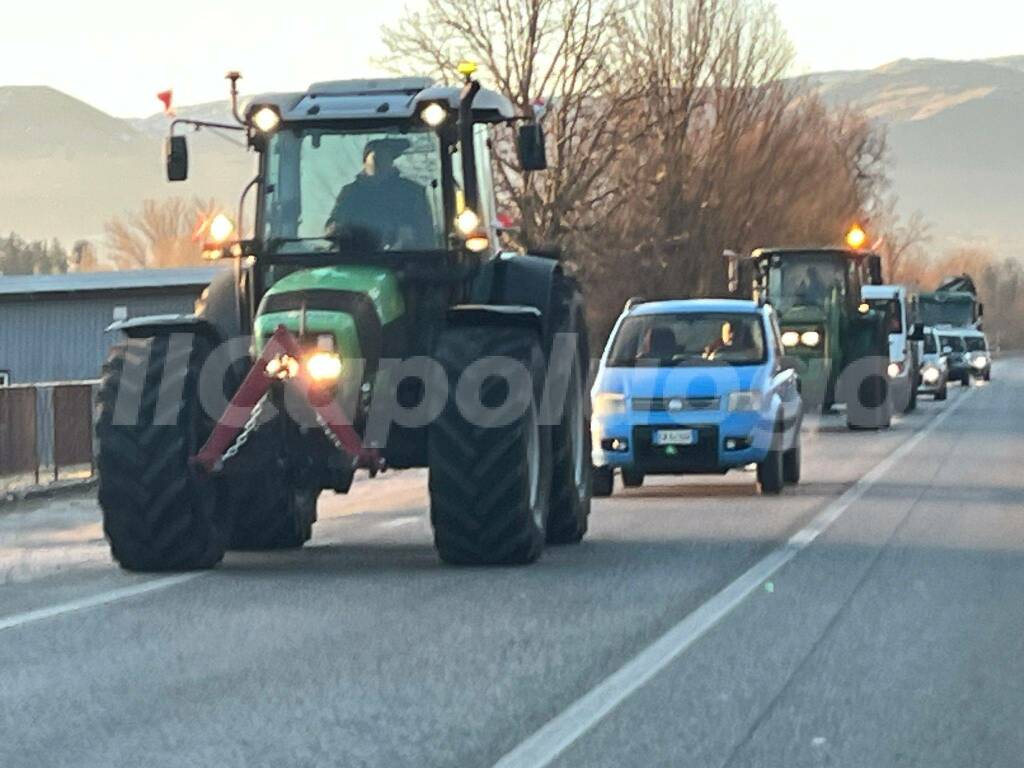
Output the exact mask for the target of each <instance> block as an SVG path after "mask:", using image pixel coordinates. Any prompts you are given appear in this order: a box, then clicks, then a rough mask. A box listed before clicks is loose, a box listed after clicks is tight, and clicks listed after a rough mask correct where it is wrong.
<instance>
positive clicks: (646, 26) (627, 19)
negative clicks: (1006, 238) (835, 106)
mask: <svg viewBox="0 0 1024 768" xmlns="http://www.w3.org/2000/svg"><path fill="white" fill-rule="evenodd" d="M385 38H386V42H387V44H388V47H389V49H390V50H391V51H392V52H393V55H392V56H391V57H390V58H389V60H388V63H389V65H391V66H392V67H393V68H394V69H396V70H400V71H403V72H408V71H423V70H424V69H428V70H431V71H432V72H433V74H434V75H435V76H436V77H438V78H441V79H445V78H450V77H451V76H452V73H453V72H454V71H455V69H456V64H457V61H458V60H459V59H460V58H463V57H468V58H471V59H475V60H476V61H478V62H479V63H480V64H481V67H482V69H483V79H484V80H486V82H487V83H488V84H489V85H493V86H494V87H496V88H497V89H498V90H500V91H501V92H503V93H504V95H505V96H507V97H508V98H509V99H510V100H511V101H512V102H513V103H514V104H515V105H516V106H517V107H518V108H519V109H520V110H521V111H523V112H526V113H530V112H531V111H533V110H536V109H537V103H536V101H535V98H536V97H537V96H543V97H544V99H545V102H544V109H545V114H544V116H543V118H542V120H543V124H544V126H545V128H546V131H547V134H548V140H549V141H548V160H549V163H550V166H551V167H550V168H549V170H548V172H546V173H544V174H526V175H524V174H522V173H520V172H519V171H518V169H517V167H516V164H515V160H514V153H513V152H512V151H511V148H512V147H511V141H510V140H509V141H504V142H501V143H500V144H499V147H498V150H497V154H498V155H499V160H500V162H499V168H500V169H501V178H500V195H501V198H502V204H503V205H504V206H505V207H506V208H508V209H511V210H512V211H514V212H515V213H516V214H517V215H518V218H519V220H520V222H521V227H522V228H521V232H520V240H521V242H522V243H523V244H528V245H549V244H557V245H559V246H561V247H562V248H563V249H564V251H565V252H566V253H568V254H570V255H571V260H572V261H573V262H574V263H575V265H576V267H577V268H578V270H579V273H580V274H581V276H582V278H583V280H584V281H585V283H586V287H587V289H588V293H589V296H590V306H591V307H592V311H593V313H594V317H593V318H592V319H593V321H594V322H593V324H592V325H593V330H594V331H595V332H596V333H597V334H598V335H600V334H601V333H603V332H604V331H605V330H607V328H608V326H609V325H610V323H611V322H612V320H613V319H614V316H615V315H616V314H617V312H618V311H619V309H620V308H621V306H622V302H623V301H624V300H625V299H626V298H628V297H629V296H630V295H632V294H643V295H645V296H647V297H649V298H654V297H658V296H669V295H671V296H689V295H704V294H707V293H710V292H714V291H716V290H719V289H721V288H723V287H724V280H725V271H724V264H723V260H722V258H721V254H722V252H723V251H724V250H725V249H731V250H735V251H737V252H745V251H749V250H751V249H753V248H755V247H757V246H763V245H780V244H830V243H835V242H837V241H838V240H841V237H842V233H843V232H844V231H845V227H846V226H847V225H849V224H850V223H851V222H852V221H854V220H858V219H863V218H866V217H868V216H870V215H871V214H872V213H874V212H875V210H876V209H879V210H880V209H881V201H882V199H883V193H884V190H885V187H886V178H885V173H884V170H885V139H884V134H883V133H881V132H880V131H879V130H878V129H877V128H875V127H874V126H873V125H872V124H870V123H869V122H868V121H867V120H866V119H865V118H864V117H863V116H862V115H860V114H857V113H854V112H850V111H835V110H831V109H829V108H827V107H826V106H825V105H824V104H823V103H822V102H821V100H820V99H819V98H818V96H817V95H816V93H815V92H814V90H813V88H812V87H811V86H810V85H808V84H806V83H804V82H802V81H800V80H791V79H787V78H786V75H787V73H788V71H789V70H790V65H791V63H792V60H793V49H792V47H791V45H790V43H789V41H788V39H787V37H786V34H785V32H784V30H783V29H782V26H781V24H780V22H779V19H778V17H777V16H776V13H775V10H774V6H773V5H771V4H769V3H765V2H759V1H757V0H755V1H754V2H751V1H750V0H641V2H639V3H631V2H626V1H625V0H519V1H518V2H511V3H510V2H507V0H479V2H476V3H473V4H471V5H469V6H467V5H466V4H465V3H461V2H458V0H427V3H426V5H425V7H423V8H422V10H418V11H413V12H409V13H407V14H406V15H405V16H404V17H403V18H401V19H400V20H399V21H398V23H397V24H395V25H394V26H392V27H390V28H387V29H386V30H385Z"/></svg>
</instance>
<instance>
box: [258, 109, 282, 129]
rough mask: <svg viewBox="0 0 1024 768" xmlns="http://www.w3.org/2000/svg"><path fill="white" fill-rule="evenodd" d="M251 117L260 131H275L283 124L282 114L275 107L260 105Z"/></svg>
mask: <svg viewBox="0 0 1024 768" xmlns="http://www.w3.org/2000/svg"><path fill="white" fill-rule="evenodd" d="M251 119H252V124H253V125H254V126H256V130H258V131H259V132H260V133H267V134H269V133H273V132H274V131H276V130H277V127H278V126H279V125H281V115H280V114H278V112H277V110H276V109H274V108H273V107H260V108H259V109H257V110H256V111H255V112H253V114H252V118H251Z"/></svg>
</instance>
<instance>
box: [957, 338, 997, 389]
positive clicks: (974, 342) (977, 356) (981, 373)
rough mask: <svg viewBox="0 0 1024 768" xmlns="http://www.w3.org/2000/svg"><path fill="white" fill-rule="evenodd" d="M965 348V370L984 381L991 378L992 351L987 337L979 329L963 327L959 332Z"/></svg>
mask: <svg viewBox="0 0 1024 768" xmlns="http://www.w3.org/2000/svg"><path fill="white" fill-rule="evenodd" d="M960 335H961V336H963V339H964V347H965V348H966V360H967V370H969V371H970V373H971V376H973V377H974V378H976V379H983V380H984V381H991V380H992V352H991V350H989V346H988V338H987V337H986V336H985V334H984V333H982V332H981V331H976V330H973V329H964V330H963V331H961V332H960Z"/></svg>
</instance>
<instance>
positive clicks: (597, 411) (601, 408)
mask: <svg viewBox="0 0 1024 768" xmlns="http://www.w3.org/2000/svg"><path fill="white" fill-rule="evenodd" d="M593 405H594V415H595V416H613V415H615V414H617V413H625V412H626V396H625V395H623V394H620V393H618V392H599V393H598V394H596V395H594V398H593Z"/></svg>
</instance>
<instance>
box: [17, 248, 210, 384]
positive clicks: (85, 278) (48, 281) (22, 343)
mask: <svg viewBox="0 0 1024 768" xmlns="http://www.w3.org/2000/svg"><path fill="white" fill-rule="evenodd" d="M222 269H224V267H223V266H206V267H188V268H180V269H137V270H122V271H118V272H79V273H70V274H63V275H10V276H8V275H0V385H3V384H33V383H39V382H52V381H81V380H87V379H95V378H97V377H98V376H99V374H100V368H101V366H102V365H103V360H104V359H105V358H106V355H107V351H108V350H109V349H110V347H111V345H112V344H114V343H115V342H116V341H117V339H118V334H117V333H116V332H107V331H106V328H107V326H109V325H110V324H111V323H112V322H114V321H115V320H123V319H127V318H131V317H137V316H141V315H160V314H176V313H184V312H191V311H192V309H193V306H194V304H195V300H196V299H197V298H198V297H199V295H200V293H202V291H203V289H204V288H205V287H206V286H207V285H209V283H210V281H211V280H212V279H213V277H214V276H215V275H216V274H217V273H218V272H219V271H221V270H222Z"/></svg>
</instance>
